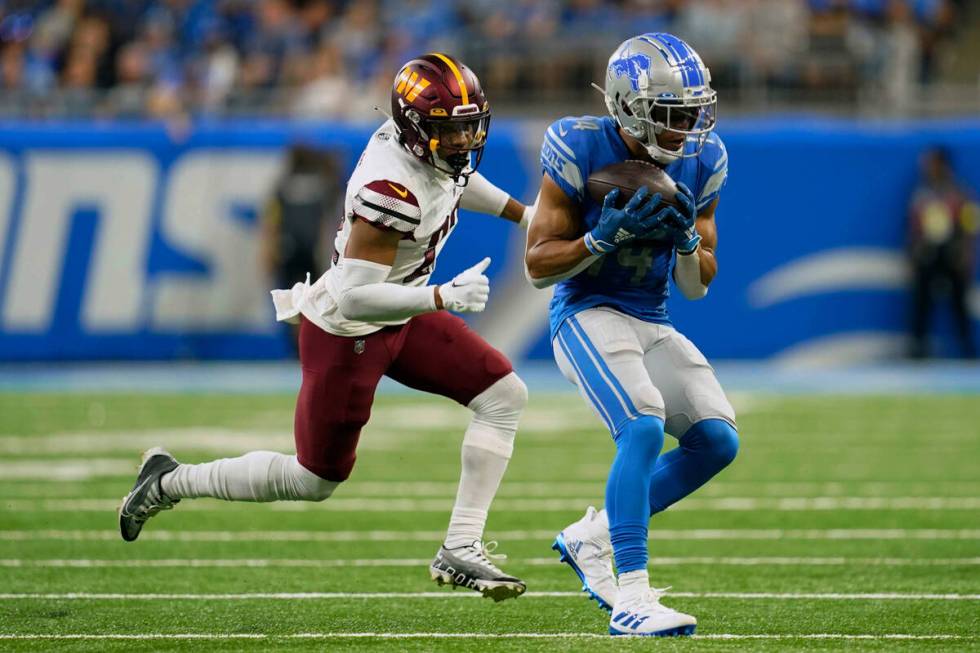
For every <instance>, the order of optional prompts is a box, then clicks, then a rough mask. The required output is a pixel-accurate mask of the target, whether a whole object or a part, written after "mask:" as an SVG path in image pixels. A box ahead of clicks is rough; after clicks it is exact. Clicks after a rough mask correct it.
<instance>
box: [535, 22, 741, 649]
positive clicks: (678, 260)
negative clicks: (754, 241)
mask: <svg viewBox="0 0 980 653" xmlns="http://www.w3.org/2000/svg"><path fill="white" fill-rule="evenodd" d="M600 90H602V91H603V93H604V95H605V98H606V105H607V107H608V109H609V113H610V114H611V115H610V116H606V117H601V118H599V117H592V116H585V117H579V118H574V117H569V118H562V119H561V120H558V121H556V122H555V123H553V124H552V125H551V126H550V127H549V128H548V130H547V133H546V135H545V139H544V144H543V145H542V148H541V165H542V168H543V171H544V174H543V178H542V183H541V191H540V194H539V196H538V201H537V207H536V212H535V215H534V218H533V221H532V223H531V227H530V230H529V233H528V244H527V252H526V258H525V263H526V266H527V274H528V277H529V278H530V279H531V281H532V283H534V285H535V286H537V287H545V286H549V285H553V284H554V285H555V291H554V298H553V299H552V301H551V309H550V312H551V337H552V343H553V347H554V354H555V359H556V361H557V362H558V366H559V367H560V368H561V371H562V373H563V374H564V375H565V377H566V378H567V379H568V380H569V381H571V382H572V383H574V384H575V385H576V386H577V387H578V389H579V392H580V394H581V395H582V397H583V398H584V399H585V400H586V401H587V402H588V403H589V404H590V405H591V407H592V409H593V410H594V411H595V413H596V414H597V415H598V416H599V417H600V418H601V419H602V421H603V422H605V424H606V426H607V427H608V428H609V430H610V432H611V433H612V437H613V439H614V441H615V443H616V456H615V459H614V461H613V464H612V468H611V469H610V472H609V479H608V482H607V485H606V505H605V510H602V511H598V512H597V511H596V510H595V509H594V508H591V507H590V508H589V509H588V511H587V512H586V515H585V517H583V518H582V519H581V520H579V521H578V522H576V523H574V524H572V525H570V526H568V527H567V528H566V529H565V530H563V531H562V532H561V533H559V535H558V537H557V538H556V540H555V545H554V548H555V549H556V550H558V551H559V553H560V554H561V557H562V560H563V561H564V562H566V563H568V564H569V565H570V566H571V568H572V569H574V570H575V572H576V573H577V574H578V576H579V577H580V578H581V580H582V582H583V584H584V589H585V590H586V591H587V592H588V593H589V595H590V596H591V597H592V598H594V599H596V600H597V601H598V603H599V605H600V606H601V607H603V608H604V609H606V610H609V611H611V619H610V623H609V632H610V634H613V635H658V636H664V635H688V634H691V633H693V632H694V628H695V626H696V623H697V621H696V620H695V619H694V617H692V616H690V615H686V614H682V613H680V612H677V611H675V610H672V609H670V608H668V607H666V606H663V605H661V603H660V598H661V597H662V596H663V591H662V590H656V589H651V587H650V582H649V578H648V575H647V526H648V524H649V521H650V516H651V515H654V514H656V513H658V512H660V511H662V510H664V509H665V508H667V507H668V506H670V505H671V504H673V503H675V502H677V501H679V500H680V499H682V498H683V497H685V496H687V495H688V494H690V493H691V492H693V491H694V490H696V489H697V488H698V487H700V486H701V485H703V484H704V483H705V482H706V481H707V480H708V479H710V478H711V477H713V476H714V475H715V474H717V473H718V472H719V471H721V469H723V468H724V467H725V466H726V465H728V464H729V463H730V462H731V461H732V460H733V459H734V457H735V454H736V452H737V450H738V436H737V434H736V430H735V412H734V410H733V409H732V406H731V404H730V403H729V402H728V399H727V398H726V397H725V394H724V392H723V391H722V389H721V386H720V385H719V384H718V381H717V379H716V378H715V375H714V371H713V370H712V368H711V367H710V366H709V365H708V362H707V360H706V359H705V357H704V356H703V355H702V354H701V352H699V351H698V349H697V348H696V347H695V346H694V345H693V344H692V343H691V341H689V340H688V339H687V338H685V337H684V336H683V335H681V334H680V333H679V332H678V331H677V330H676V329H675V328H674V327H673V326H672V325H671V322H670V318H669V316H668V313H667V297H668V295H669V288H668V277H671V276H672V277H673V279H674V284H675V286H676V287H677V288H678V289H680V291H681V292H682V293H683V294H684V296H685V297H687V298H688V299H700V298H701V297H703V296H704V295H705V293H706V292H707V290H708V285H709V284H710V283H711V280H712V279H713V278H714V276H715V273H716V272H717V270H718V263H717V260H716V258H715V247H716V245H717V242H718V236H717V230H716V227H715V211H716V209H717V207H718V196H719V193H720V192H721V190H722V188H723V187H724V185H725V181H726V178H727V174H728V155H727V153H726V151H725V146H724V145H723V144H722V141H721V138H719V137H718V135H717V134H716V133H715V132H714V131H713V129H714V126H715V106H716V96H715V91H714V90H712V88H711V85H710V75H709V74H708V69H707V68H706V67H705V66H704V64H703V63H702V61H701V58H700V57H699V56H698V55H697V53H696V52H695V51H694V50H693V49H691V47H690V46H688V45H687V43H685V42H684V41H682V40H681V39H679V38H677V37H675V36H673V35H671V34H666V33H651V34H643V35H641V36H637V37H634V38H631V39H629V40H627V41H625V42H624V43H622V44H621V45H620V46H619V47H618V48H617V49H616V51H615V52H614V53H613V55H612V57H611V58H610V59H609V66H608V68H607V69H606V80H605V89H600ZM627 159H639V160H642V161H647V162H649V163H652V164H655V165H657V166H659V167H661V168H662V169H663V170H665V171H666V173H667V174H668V175H669V176H670V177H671V178H672V179H673V180H674V181H675V182H677V186H678V188H679V189H680V192H679V193H678V194H677V200H678V206H677V207H676V208H674V207H670V206H668V205H664V204H660V197H659V196H658V195H650V193H649V192H648V190H647V189H646V188H645V187H644V188H641V189H639V190H638V191H637V192H636V194H635V195H634V196H633V198H632V199H631V200H630V201H629V202H628V203H627V204H626V205H625V207H623V208H617V205H616V198H617V195H618V191H617V190H613V191H612V192H610V193H609V195H607V196H606V198H605V201H604V202H603V203H602V204H601V205H600V204H599V203H597V202H595V201H593V200H592V198H591V197H590V196H589V193H588V190H587V188H586V181H587V180H588V178H589V176H590V175H591V174H592V173H593V172H595V171H598V170H600V169H602V168H605V167H606V166H608V165H610V164H613V163H618V162H621V161H625V160H627ZM665 432H666V433H669V434H670V435H672V436H674V437H676V438H677V439H678V441H679V446H678V447H677V448H676V449H673V450H671V451H670V452H668V453H665V454H661V453H660V452H661V448H662V447H663V443H664V433H665ZM613 555H614V556H615V563H616V570H617V573H618V576H616V575H614V574H613V571H612V565H611V562H612V557H613Z"/></svg>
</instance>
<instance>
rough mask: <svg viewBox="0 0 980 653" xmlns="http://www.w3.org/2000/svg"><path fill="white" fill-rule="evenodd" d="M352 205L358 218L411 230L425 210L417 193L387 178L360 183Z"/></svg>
mask: <svg viewBox="0 0 980 653" xmlns="http://www.w3.org/2000/svg"><path fill="white" fill-rule="evenodd" d="M351 206H352V208H353V210H354V215H355V216H356V217H358V218H361V219H363V220H366V221H368V222H370V223H371V224H373V225H375V226H377V227H381V228H382V229H393V230H395V231H399V232H402V233H412V232H413V231H414V230H415V228H416V227H417V226H419V224H421V222H422V209H421V208H420V206H419V201H418V199H417V198H416V197H415V194H414V193H412V191H410V190H409V189H408V187H406V186H404V185H402V184H399V183H396V182H393V181H389V180H387V179H379V180H376V181H372V182H371V183H368V184H365V185H364V186H361V187H360V188H359V189H358V191H357V193H356V194H355V195H354V198H353V201H352V202H351Z"/></svg>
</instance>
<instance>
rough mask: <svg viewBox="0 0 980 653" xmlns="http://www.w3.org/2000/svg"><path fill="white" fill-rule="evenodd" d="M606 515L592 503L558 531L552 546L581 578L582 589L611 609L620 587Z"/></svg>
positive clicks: (605, 607) (561, 559)
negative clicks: (574, 520) (580, 515)
mask: <svg viewBox="0 0 980 653" xmlns="http://www.w3.org/2000/svg"><path fill="white" fill-rule="evenodd" d="M603 517H604V515H600V513H598V512H596V509H595V508H593V507H592V506H589V509H588V510H586V511H585V516H584V517H582V519H580V520H578V521H577V522H575V523H574V524H572V525H570V526H568V527H567V528H565V530H563V531H562V532H560V533H558V536H557V537H556V538H555V543H554V544H552V545H551V548H552V549H554V550H555V551H557V552H558V553H559V555H560V557H559V561H561V562H564V563H565V564H567V565H568V566H569V567H571V568H572V571H574V572H575V574H576V575H577V576H578V577H579V580H581V581H582V591H583V592H585V593H587V594H588V595H589V598H590V599H593V600H595V602H596V603H598V604H599V607H600V608H602V609H603V610H605V611H606V612H611V611H612V607H613V605H615V603H616V595H617V594H618V593H619V587H618V585H617V584H616V576H615V574H613V569H612V543H611V542H610V541H609V526H608V523H607V522H606V520H605V519H603Z"/></svg>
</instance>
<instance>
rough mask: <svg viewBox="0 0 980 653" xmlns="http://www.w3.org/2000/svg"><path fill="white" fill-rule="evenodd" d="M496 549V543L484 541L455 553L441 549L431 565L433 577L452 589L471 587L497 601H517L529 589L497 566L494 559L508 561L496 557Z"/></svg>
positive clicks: (452, 550)
mask: <svg viewBox="0 0 980 653" xmlns="http://www.w3.org/2000/svg"><path fill="white" fill-rule="evenodd" d="M496 548H497V543H496V542H487V543H486V544H484V543H483V542H481V541H480V540H475V541H474V542H473V544H468V545H465V546H459V547H456V548H453V549H447V548H446V547H445V546H442V547H439V553H437V554H436V557H435V559H434V560H433V561H432V564H431V565H429V575H430V576H431V577H432V580H434V581H435V582H436V583H438V584H439V585H452V587H453V589H456V588H457V587H468V588H469V589H471V590H475V591H477V592H480V593H481V594H483V596H484V598H491V599H493V600H494V601H503V600H504V599H510V598H516V597H518V596H520V595H521V594H523V593H524V591H525V590H526V589H527V586H526V585H525V584H524V581H522V580H520V579H519V578H515V577H513V576H508V575H507V574H505V573H504V572H503V571H501V570H500V569H498V568H497V566H496V565H495V564H493V562H492V560H491V558H493V559H496V560H503V559H505V558H506V557H507V556H504V555H492V553H493V550H494V549H496Z"/></svg>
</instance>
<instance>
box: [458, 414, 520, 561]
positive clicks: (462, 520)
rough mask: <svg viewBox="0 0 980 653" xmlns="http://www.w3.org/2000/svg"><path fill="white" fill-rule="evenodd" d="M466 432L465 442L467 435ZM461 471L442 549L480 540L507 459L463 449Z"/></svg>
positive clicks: (485, 452) (479, 450) (489, 452)
mask: <svg viewBox="0 0 980 653" xmlns="http://www.w3.org/2000/svg"><path fill="white" fill-rule="evenodd" d="M471 429H473V425H470V429H468V430H467V438H468V437H469V435H470V433H469V430H471ZM462 458H463V468H462V472H461V473H460V476H459V489H458V490H457V491H456V504H455V505H454V506H453V514H452V516H451V517H450V518H449V530H448V531H447V533H446V548H447V549H454V548H456V547H458V546H464V545H467V544H473V541H474V540H482V539H483V528H484V527H485V526H486V523H487V511H488V510H489V509H490V503H491V502H492V501H493V497H494V495H496V494H497V488H498V487H499V486H500V479H501V478H503V476H504V472H505V471H506V470H507V463H508V462H509V458H505V457H504V456H501V455H498V454H496V453H493V452H492V451H488V450H486V449H481V448H479V447H474V446H470V445H466V444H464V445H463V455H462Z"/></svg>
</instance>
